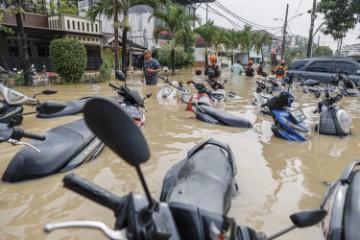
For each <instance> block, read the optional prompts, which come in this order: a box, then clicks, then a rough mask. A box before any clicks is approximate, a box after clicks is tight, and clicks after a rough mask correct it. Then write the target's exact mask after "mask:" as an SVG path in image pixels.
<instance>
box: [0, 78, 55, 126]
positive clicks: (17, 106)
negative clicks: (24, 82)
mask: <svg viewBox="0 0 360 240" xmlns="http://www.w3.org/2000/svg"><path fill="white" fill-rule="evenodd" d="M54 93H56V91H53V90H44V91H42V92H41V93H38V94H35V95H34V96H33V97H32V98H31V97H28V96H26V95H25V94H23V93H21V92H18V91H16V90H14V89H11V88H8V87H6V86H4V85H2V84H0V94H1V95H2V96H3V98H4V100H1V101H0V123H11V124H12V126H16V125H20V124H21V123H22V121H23V115H24V114H23V111H24V107H23V106H24V105H28V106H38V105H39V104H40V102H39V100H37V99H36V96H38V95H40V94H45V95H49V94H54Z"/></svg>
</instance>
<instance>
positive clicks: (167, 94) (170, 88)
mask: <svg viewBox="0 0 360 240" xmlns="http://www.w3.org/2000/svg"><path fill="white" fill-rule="evenodd" d="M158 78H160V79H162V80H163V81H164V83H165V85H163V86H162V87H161V88H160V91H159V92H158V94H157V98H158V99H162V98H167V99H175V98H177V97H178V96H179V97H180V98H181V96H182V95H188V94H189V93H190V89H189V88H186V87H184V84H183V82H177V81H172V82H171V83H170V82H169V79H168V78H163V77H161V76H158Z"/></svg>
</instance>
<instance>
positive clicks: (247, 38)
mask: <svg viewBox="0 0 360 240" xmlns="http://www.w3.org/2000/svg"><path fill="white" fill-rule="evenodd" d="M251 35H252V33H251V26H249V25H245V27H244V29H243V30H241V31H240V46H241V48H243V49H245V50H246V51H247V54H248V60H250V50H251V48H252V37H251Z"/></svg>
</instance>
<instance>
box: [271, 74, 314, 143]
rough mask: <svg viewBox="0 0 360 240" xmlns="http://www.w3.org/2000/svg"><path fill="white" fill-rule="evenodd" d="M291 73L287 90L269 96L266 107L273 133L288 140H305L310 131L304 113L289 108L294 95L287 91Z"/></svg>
mask: <svg viewBox="0 0 360 240" xmlns="http://www.w3.org/2000/svg"><path fill="white" fill-rule="evenodd" d="M292 81H293V75H291V76H290V77H289V88H288V91H285V92H281V93H280V94H279V95H278V96H275V97H273V98H271V99H270V100H269V101H268V102H267V103H266V107H267V109H268V111H269V113H270V115H271V116H272V118H273V120H274V124H273V126H272V127H271V130H272V131H273V133H274V135H275V136H277V137H280V138H284V139H286V140H288V141H306V140H307V135H308V134H309V132H310V129H309V128H308V126H307V125H306V124H305V123H304V120H305V119H306V116H305V114H304V113H303V112H302V111H301V110H300V109H298V108H296V109H294V108H291V105H292V103H293V102H294V96H293V95H291V94H290V93H289V90H290V87H291V84H292Z"/></svg>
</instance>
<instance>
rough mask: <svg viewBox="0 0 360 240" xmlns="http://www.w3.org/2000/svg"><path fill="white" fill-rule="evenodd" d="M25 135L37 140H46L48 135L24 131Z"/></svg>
mask: <svg viewBox="0 0 360 240" xmlns="http://www.w3.org/2000/svg"><path fill="white" fill-rule="evenodd" d="M23 136H24V137H26V138H30V139H35V140H39V141H45V140H46V137H45V136H44V135H37V134H33V133H27V132H24V134H23Z"/></svg>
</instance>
